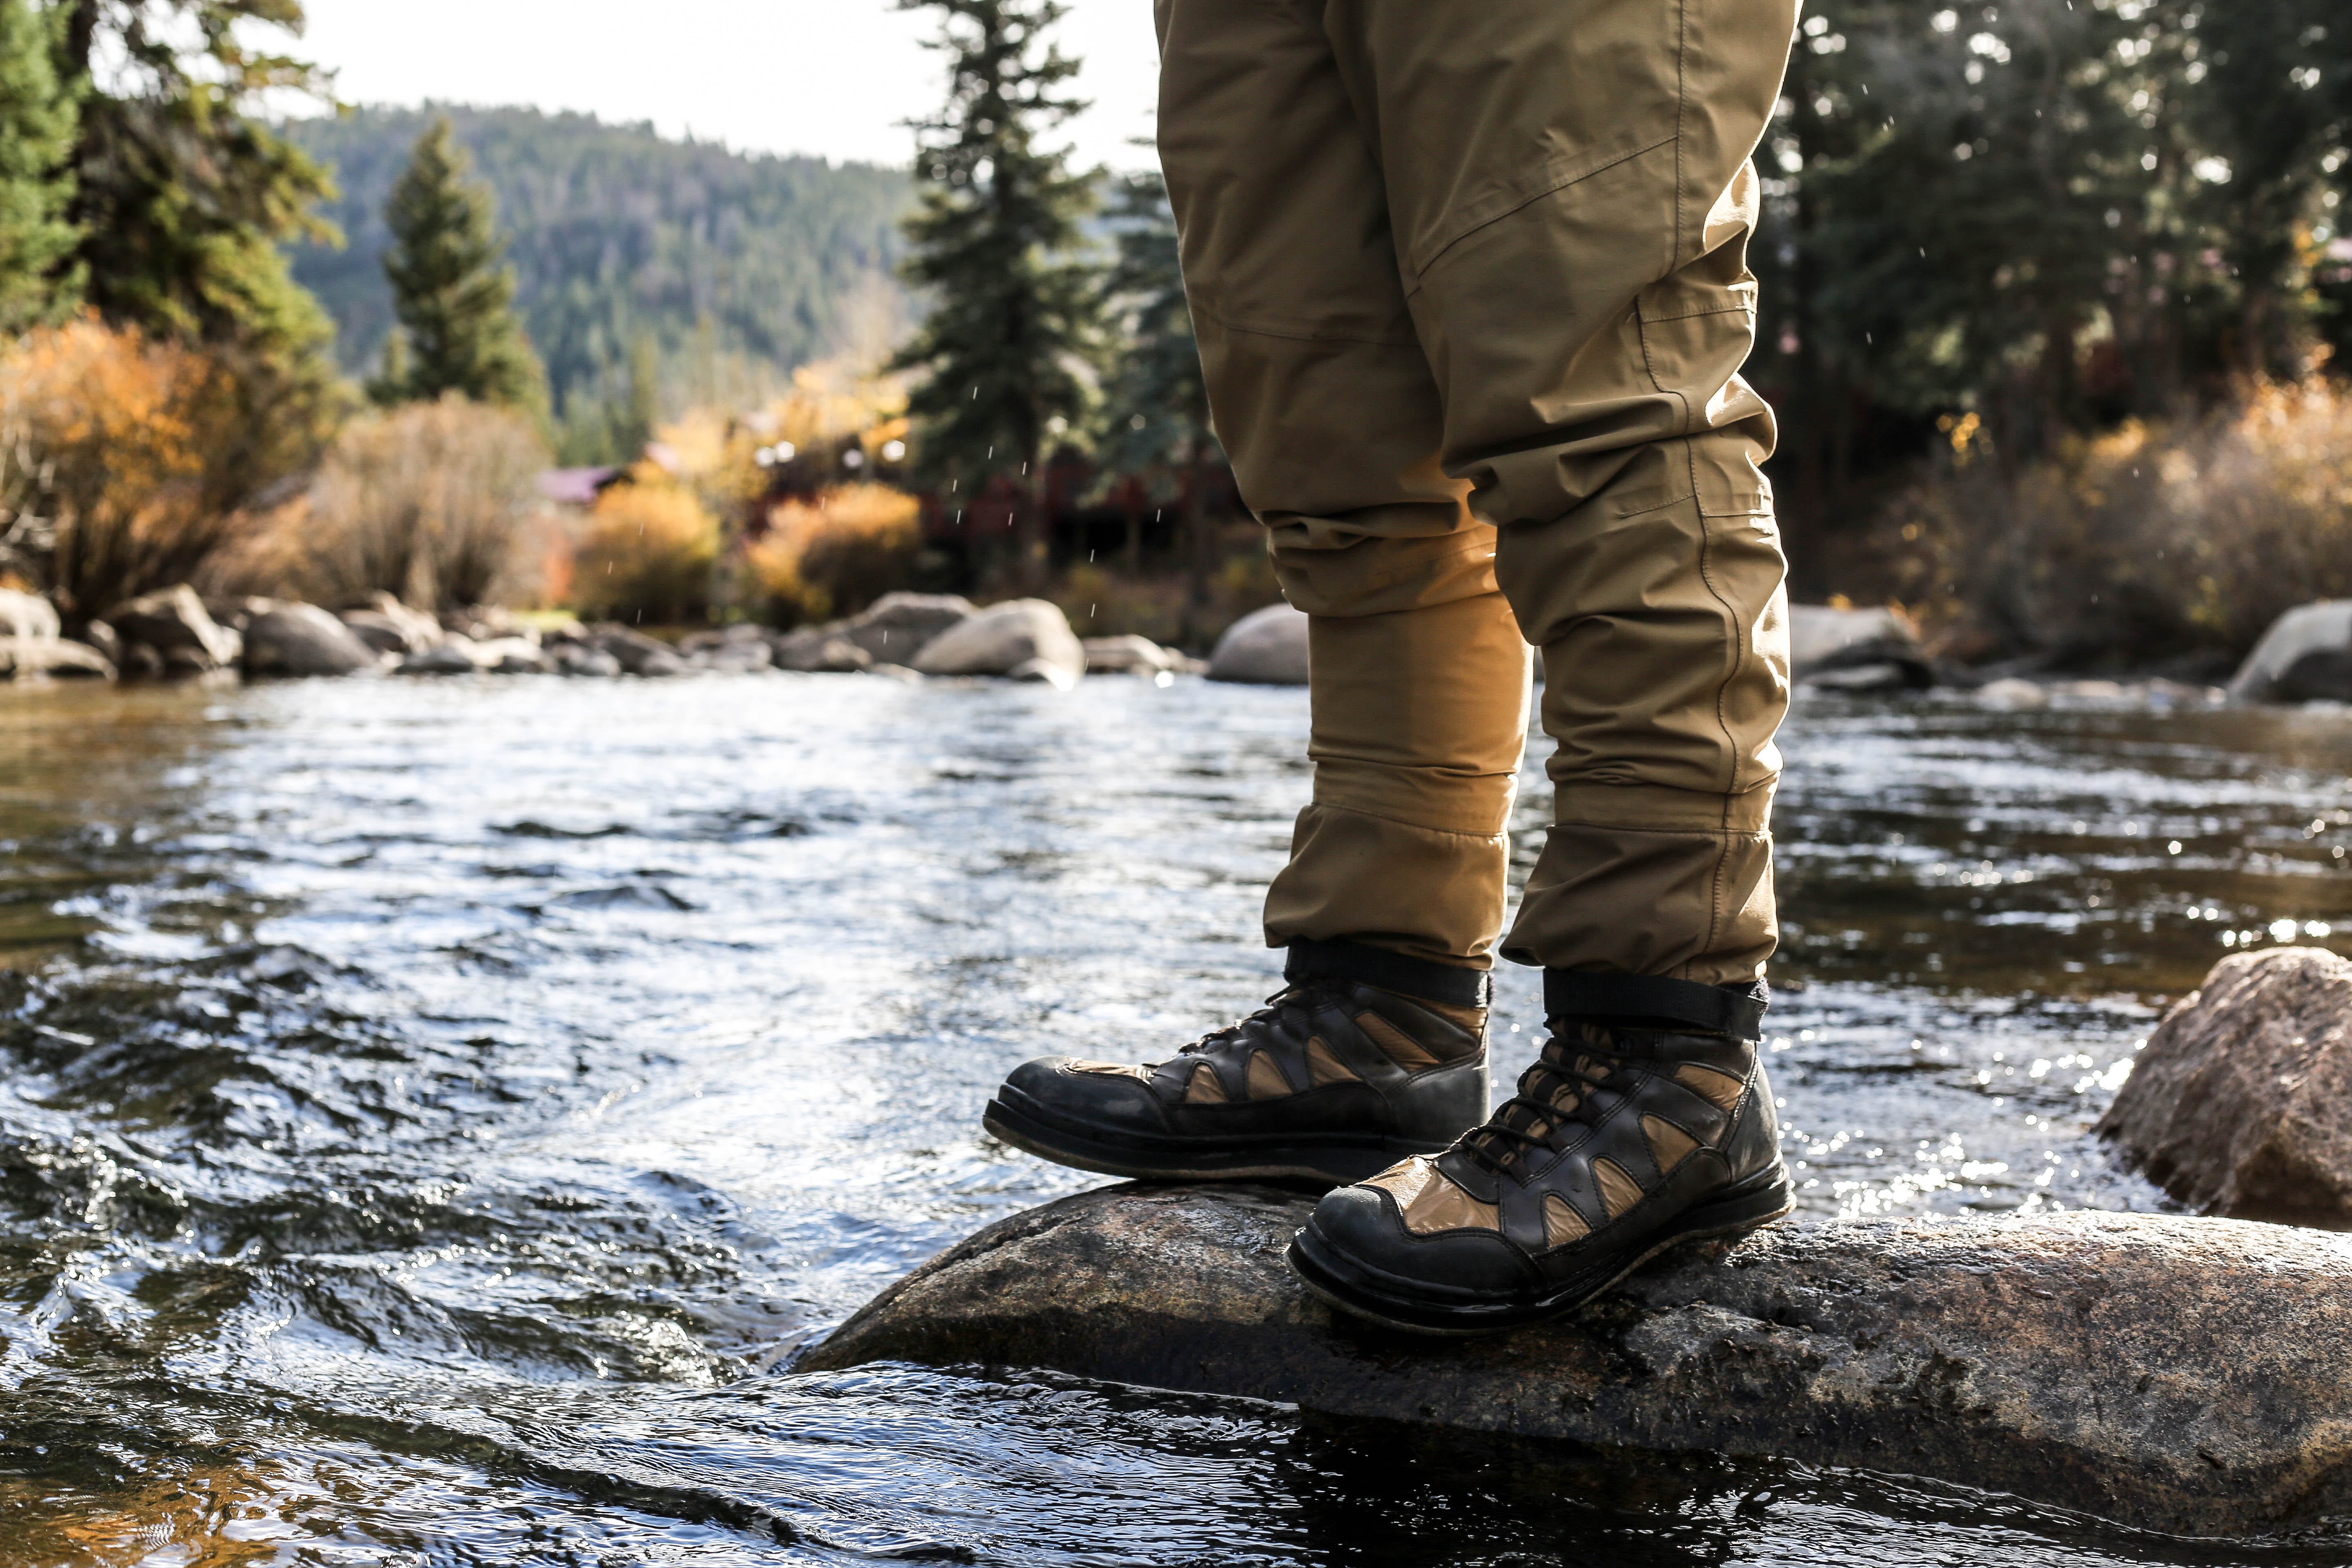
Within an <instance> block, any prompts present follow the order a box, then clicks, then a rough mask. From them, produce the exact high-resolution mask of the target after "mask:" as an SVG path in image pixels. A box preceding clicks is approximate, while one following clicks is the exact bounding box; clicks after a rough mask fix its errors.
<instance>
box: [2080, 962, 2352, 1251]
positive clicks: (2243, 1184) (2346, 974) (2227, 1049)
mask: <svg viewBox="0 0 2352 1568" xmlns="http://www.w3.org/2000/svg"><path fill="white" fill-rule="evenodd" d="M2094 1131H2096V1132H2098V1133H2099V1135H2100V1136H2102V1137H2105V1138H2108V1139H2112V1140H2114V1141H2115V1142H2116V1143H2117V1144H2119V1145H2120V1146H2121V1147H2122V1149H2123V1152H2124V1153H2125V1155H2126V1157H2127V1158H2128V1159H2129V1161H2130V1162H2131V1163H2133V1164H2135V1165H2136V1166H2137V1167H2139V1168H2140V1169H2142V1170H2144V1171H2145V1172H2146V1173H2147V1176H2148V1179H2149V1180H2150V1181H2153V1182H2155V1183H2156V1184H2158V1185H2159V1186H2161V1187H2162V1188H2164V1190H2165V1191H2166V1192H2168V1193H2170V1194H2172V1195H2173V1196H2174V1197H2176V1198H2179V1200H2180V1201H2181V1202H2182V1203H2185V1204H2187V1205H2189V1206H2190V1207H2192V1208H2195V1209H2197V1210H2199V1211H2200V1212H2201V1213H2205V1214H2218V1215H2231V1216H2233V1217H2236V1218H2241V1219H2263V1220H2273V1221H2278V1222H2281V1223H2286V1224H2294V1225H2311V1226H2326V1227H2327V1228H2329V1229H2333V1230H2352V963H2347V962H2346V961H2345V960H2343V959H2341V958H2338V957H2337V956H2336V954H2334V953H2332V952H2327V951H2326V950H2325V949H2323V948H2315V947H2274V948H2270V949H2267V950H2265V951H2263V952H2242V953H2235V954H2232V955H2231V957H2228V958H2225V959H2223V960H2222V961H2221V963H2217V964H2215V965H2214V966H2213V971H2212V973H2210V974H2208V975H2207V976H2206V977H2205V984H2203V985H2201V986H2200V987H2199V988H2198V989H2197V990H2195V991H2193V992H2191V993H2189V995H2187V996H2186V997H2184V998H2182V999H2181V1000H2180V1001H2179V1002H2178V1003H2176V1004H2175V1005H2173V1008H2172V1010H2171V1011H2170V1012H2168V1013H2167V1014H2166V1015H2165V1016H2164V1018H2163V1021H2162V1022H2160V1023H2158V1025H2157V1026H2156V1032H2155V1033H2154V1034H2152V1035H2150V1036H2149V1037H2148V1040H2147V1045H2145V1046H2143V1047H2140V1051H2139V1056H2138V1058H2137V1059H2136V1060H2135V1061H2134V1062H2133V1064H2132V1072H2131V1077H2130V1078H2128V1079H2126V1080H2125V1081H2124V1086H2123V1088H2122V1089H2121V1090H2119V1091H2118V1092H2117V1093H2116V1098H2115V1103H2113V1104H2112V1105H2110V1106H2108V1107H2107V1112H2106V1114H2105V1116H2102V1117H2100V1118H2099V1121H2098V1125H2097V1126H2096V1128H2095V1129H2094Z"/></svg>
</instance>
